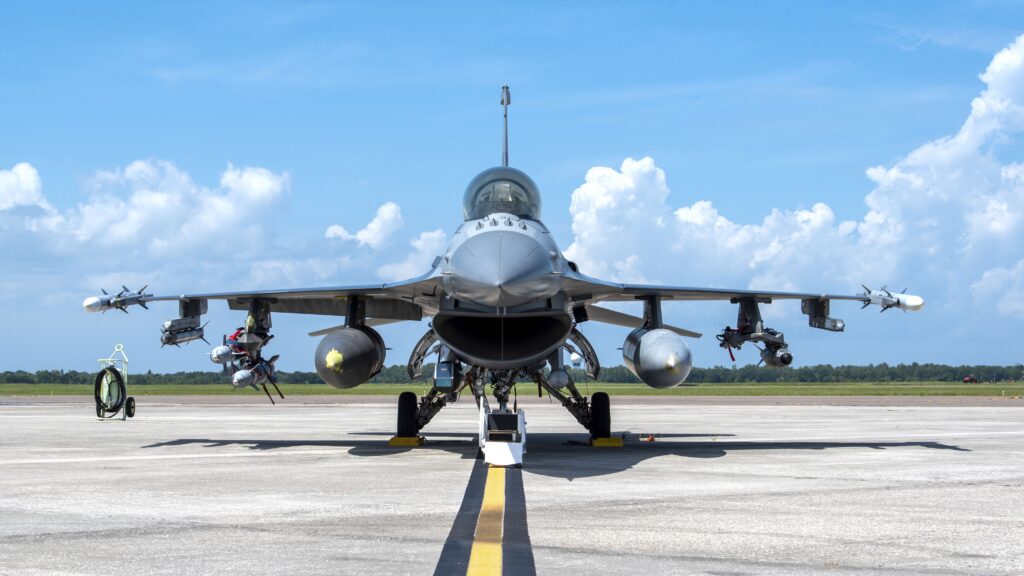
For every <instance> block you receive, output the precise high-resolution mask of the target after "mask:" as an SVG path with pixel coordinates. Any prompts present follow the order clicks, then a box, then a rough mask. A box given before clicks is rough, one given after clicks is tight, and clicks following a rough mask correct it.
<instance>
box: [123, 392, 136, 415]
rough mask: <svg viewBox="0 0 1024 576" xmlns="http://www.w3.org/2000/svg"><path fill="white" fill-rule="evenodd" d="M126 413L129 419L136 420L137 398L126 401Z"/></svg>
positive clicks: (130, 397) (131, 397) (129, 398)
mask: <svg viewBox="0 0 1024 576" xmlns="http://www.w3.org/2000/svg"><path fill="white" fill-rule="evenodd" d="M124 413H125V415H127V416H128V417H129V418H134V417H135V397H134V396H129V397H128V399H127V400H125V403H124Z"/></svg>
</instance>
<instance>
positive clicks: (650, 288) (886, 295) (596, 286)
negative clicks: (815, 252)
mask: <svg viewBox="0 0 1024 576" xmlns="http://www.w3.org/2000/svg"><path fill="white" fill-rule="evenodd" d="M565 280H566V282H565V286H566V293H567V295H568V296H569V297H570V298H571V299H572V300H574V301H577V302H579V301H584V302H599V301H609V302H615V301H633V300H639V299H643V298H644V297H648V296H657V297H658V298H659V299H661V300H670V301H671V300H675V301H700V300H726V301H731V300H743V299H754V300H759V301H773V300H802V301H807V300H813V301H826V300H847V301H852V302H860V303H862V304H864V305H865V306H867V305H869V304H876V305H879V306H881V307H882V308H883V309H888V308H900V309H902V310H905V311H906V310H910V311H916V310H919V309H921V307H922V306H924V299H923V298H921V297H920V296H915V295H912V294H905V293H893V292H890V291H889V290H887V289H885V288H884V287H883V288H882V289H881V290H870V289H868V288H867V287H865V291H864V293H862V294H828V293H820V292H819V293H812V292H780V291H772V290H735V289H725V288H697V287H688V286H658V285H651V284H625V283H617V282H609V281H606V280H599V279H596V278H591V277H588V276H585V275H583V274H579V273H574V274H573V275H572V276H571V277H567V278H566V279H565Z"/></svg>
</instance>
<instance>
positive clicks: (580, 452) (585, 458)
mask: <svg viewBox="0 0 1024 576" xmlns="http://www.w3.org/2000/svg"><path fill="white" fill-rule="evenodd" d="M354 434H357V435H362V436H391V434H390V433H384V432H358V433H354ZM424 435H425V436H426V438H427V442H426V443H425V444H424V445H423V446H419V447H416V448H402V447H390V446H388V445H387V443H386V442H384V441H383V440H382V439H372V440H371V439H367V440H256V439H237V438H230V439H229V438H225V439H211V438H180V439H177V440H169V441H167V442H158V443H155V444H150V445H147V446H143V448H162V447H168V446H189V445H200V446H202V447H204V448H218V447H222V446H247V447H248V448H249V449H250V450H277V449H282V448H295V447H305V446H314V447H316V446H319V447H337V448H348V453H349V454H351V455H353V456H388V455H395V454H399V453H402V452H408V451H410V450H437V451H441V452H447V453H451V454H459V455H460V456H461V457H462V459H474V458H476V457H477V445H476V434H473V433H468V432H456V433H435V434H429V433H424ZM614 435H615V436H618V435H619V434H614ZM732 436H733V435H732V434H718V433H704V434H657V435H656V436H655V437H656V440H655V441H654V442H641V441H639V440H634V439H630V440H627V441H626V443H625V445H624V446H623V447H621V448H594V447H591V446H587V445H586V442H585V440H586V439H587V436H586V434H567V433H545V432H534V433H531V434H530V435H529V440H528V442H527V455H526V458H525V461H526V465H525V469H524V470H525V472H527V473H529V474H539V475H542V476H550V477H556V478H565V479H566V480H573V479H575V478H588V477H593V476H604V475H607V474H616V473H618V472H622V471H625V470H629V469H631V468H633V467H634V466H636V465H637V464H639V463H640V462H643V461H644V460H648V459H650V458H657V457H659V456H668V455H671V456H679V457H682V458H698V459H709V458H722V457H724V456H726V455H728V454H729V453H730V452H738V451H743V450H833V449H841V448H870V449H873V450H885V449H890V448H928V449H933V450H950V451H954V452H970V450H969V449H967V448H961V447H960V446H954V445H951V444H943V443H941V442H934V441H906V442H899V441H892V442H873V441H849V442H841V441H787V442H771V441H761V442H749V441H742V440H725V441H718V440H717V439H718V438H723V437H732ZM675 438H689V439H692V440H686V441H680V440H674V439H675ZM700 438H703V439H704V440H698V439H700Z"/></svg>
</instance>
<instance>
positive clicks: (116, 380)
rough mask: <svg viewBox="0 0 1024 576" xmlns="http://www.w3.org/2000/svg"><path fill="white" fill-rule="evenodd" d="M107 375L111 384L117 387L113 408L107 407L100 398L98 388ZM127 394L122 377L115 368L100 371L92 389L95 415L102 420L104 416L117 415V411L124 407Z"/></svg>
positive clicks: (109, 367)
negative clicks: (111, 380) (111, 381)
mask: <svg viewBox="0 0 1024 576" xmlns="http://www.w3.org/2000/svg"><path fill="white" fill-rule="evenodd" d="M108 375H109V378H111V379H113V384H115V385H116V386H117V400H116V401H115V402H114V405H113V406H108V405H107V404H106V400H105V399H102V398H100V386H101V384H102V383H103V379H104V377H107V376H108ZM109 384H110V382H109V381H108V386H109ZM127 392H128V390H127V389H126V388H125V385H124V377H123V376H121V373H120V372H118V371H117V368H114V367H113V366H107V367H106V368H104V369H103V370H100V371H99V373H98V374H96V385H95V386H94V387H93V399H95V400H96V415H97V416H99V417H101V418H103V417H105V416H106V414H117V411H118V410H120V409H121V407H122V406H124V401H125V396H126V395H127Z"/></svg>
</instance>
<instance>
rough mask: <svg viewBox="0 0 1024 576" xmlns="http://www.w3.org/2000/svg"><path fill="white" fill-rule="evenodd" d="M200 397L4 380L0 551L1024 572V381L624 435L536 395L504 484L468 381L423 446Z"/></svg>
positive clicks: (364, 564) (369, 428)
mask: <svg viewBox="0 0 1024 576" xmlns="http://www.w3.org/2000/svg"><path fill="white" fill-rule="evenodd" d="M197 402H198V403H192V402H191V401H190V400H189V399H181V398H176V399H170V400H168V399H162V398H158V397H143V398H140V399H139V406H138V414H137V416H136V418H135V419H134V420H129V421H127V422H121V421H120V420H117V421H104V422H100V421H97V420H96V418H95V415H94V414H93V413H92V407H91V406H90V405H89V404H86V403H82V402H81V401H68V402H46V403H44V402H39V401H34V400H31V399H30V400H17V399H11V398H5V399H2V402H0V573H3V574H30V575H34V574H431V573H435V571H436V573H459V572H462V573H464V571H465V563H466V562H467V559H468V557H469V551H470V550H471V549H472V550H474V554H475V553H476V552H475V549H476V548H475V547H476V545H478V544H480V543H481V542H483V541H484V540H486V538H487V536H486V534H485V532H486V533H490V532H488V531H491V532H493V534H492V536H494V534H496V536H494V538H497V542H498V546H499V548H497V549H496V550H497V552H496V554H497V556H493V555H492V556H491V559H495V558H496V559H497V561H498V562H499V564H500V563H501V562H502V561H503V562H504V567H505V573H506V574H511V573H530V572H531V571H536V573H539V574H598V573H600V574H638V573H640V574H644V573H646V574H691V573H695V574H749V573H757V574H794V573H795V574H820V573H823V572H830V573H850V574H854V573H856V574H874V573H900V574H906V573H922V574H946V573H975V574H1021V573H1024V544H1022V543H1024V409H1022V407H1021V406H1022V405H1021V403H1019V402H1017V403H1012V404H1002V405H995V406H972V405H952V406H951V405H934V406H933V405H927V403H926V402H925V401H921V402H920V403H924V404H925V405H923V406H899V405H890V406H828V405H741V404H740V403H741V402H742V400H740V401H735V400H733V399H721V400H720V401H719V402H718V404H712V405H687V404H685V403H681V402H672V401H666V402H661V403H657V402H652V401H651V399H649V398H644V399H638V400H634V399H630V398H613V399H612V429H613V430H615V431H616V433H621V432H623V431H627V430H628V431H629V433H630V435H629V436H628V437H627V441H626V445H625V447H623V448H593V447H588V446H583V445H578V443H579V442H582V441H584V440H585V439H586V434H585V433H584V432H583V431H582V429H580V428H579V426H578V425H577V424H576V422H575V421H574V420H573V419H572V418H571V417H570V416H569V414H568V413H567V412H565V411H564V410H563V409H562V408H561V407H559V406H557V405H552V404H547V403H533V402H531V403H530V404H529V405H528V406H526V409H527V420H528V426H529V443H528V453H527V455H526V458H525V467H524V468H523V469H522V470H503V471H501V473H500V476H501V478H500V483H499V479H498V478H497V475H498V473H497V472H495V471H494V470H488V469H486V468H484V467H483V466H481V465H480V464H479V463H478V462H479V461H478V460H476V459H475V455H476V447H475V434H474V430H475V427H476V418H477V414H476V411H475V406H474V404H473V403H472V402H471V401H468V402H467V401H465V400H464V401H463V402H461V403H459V404H457V405H455V406H452V407H449V408H446V409H445V410H444V411H442V412H441V414H440V415H439V416H438V417H437V418H436V419H435V420H434V422H433V423H431V425H430V426H429V427H428V428H427V429H426V430H425V431H424V433H425V435H426V436H427V438H428V443H427V445H426V446H423V447H420V448H412V449H408V448H389V447H388V446H387V444H386V441H387V439H388V437H389V436H390V434H391V432H392V428H393V425H394V419H395V409H394V407H393V406H392V405H391V404H390V402H389V403H383V402H381V401H377V402H368V403H367V402H359V403H356V402H345V401H339V402H340V403H335V404H329V403H306V402H304V401H303V399H295V400H294V401H293V400H292V399H288V400H286V401H285V402H284V403H281V404H278V405H277V406H270V405H263V404H258V405H237V404H226V405H217V404H211V403H210V399H209V398H203V399H201V400H199V401H197ZM647 434H654V435H655V441H654V442H641V441H639V440H638V437H642V436H646V435H647ZM499 501H500V505H501V507H500V510H501V515H495V514H497V512H495V510H497V508H494V506H495V505H496V504H497V503H499ZM481 550H483V551H484V552H486V551H487V550H486V549H484V547H482V546H481ZM491 551H494V549H493V547H492V549H491ZM482 553H483V552H482ZM480 559H486V558H485V557H484V556H477V560H480Z"/></svg>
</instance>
